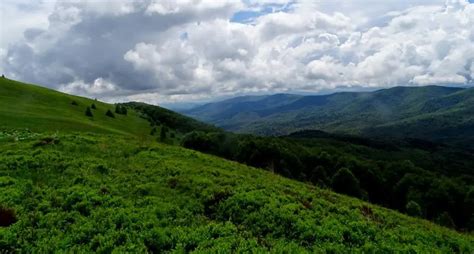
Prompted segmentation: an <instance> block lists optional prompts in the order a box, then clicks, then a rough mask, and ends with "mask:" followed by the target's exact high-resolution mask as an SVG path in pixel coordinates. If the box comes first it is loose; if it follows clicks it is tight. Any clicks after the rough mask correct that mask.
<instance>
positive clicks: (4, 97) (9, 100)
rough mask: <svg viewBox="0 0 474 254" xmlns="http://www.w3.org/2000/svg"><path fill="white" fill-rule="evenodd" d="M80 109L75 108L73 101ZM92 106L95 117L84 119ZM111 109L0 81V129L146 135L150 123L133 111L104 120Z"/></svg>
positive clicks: (104, 104) (109, 106) (74, 97)
mask: <svg viewBox="0 0 474 254" xmlns="http://www.w3.org/2000/svg"><path fill="white" fill-rule="evenodd" d="M73 100H74V101H76V102H77V103H78V104H79V105H78V106H74V105H72V104H71V102H72V101H73ZM92 103H94V104H95V105H96V106H97V109H96V110H92V112H93V114H94V117H93V118H89V117H87V116H85V110H86V107H87V106H90V105H91V104H92ZM107 109H110V110H111V111H112V112H114V105H111V104H106V103H102V102H99V101H94V100H91V99H87V98H83V97H78V96H73V95H68V94H64V93H60V92H57V91H53V90H50V89H46V88H43V87H39V86H34V85H29V84H24V83H21V82H17V81H13V80H9V79H5V78H0V119H1V121H0V129H2V128H3V129H5V128H29V129H30V130H32V131H50V132H55V131H60V132H68V131H87V132H89V131H90V132H100V133H116V134H125V135H133V136H140V135H144V134H148V133H149V131H150V127H149V123H148V122H147V121H146V120H144V119H142V118H140V117H139V116H138V114H137V113H136V112H134V111H132V110H130V112H129V113H128V115H127V116H123V115H119V114H115V118H110V117H107V116H105V112H106V111H107Z"/></svg>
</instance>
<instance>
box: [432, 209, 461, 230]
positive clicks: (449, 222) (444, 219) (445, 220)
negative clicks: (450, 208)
mask: <svg viewBox="0 0 474 254" xmlns="http://www.w3.org/2000/svg"><path fill="white" fill-rule="evenodd" d="M435 221H436V223H438V224H439V225H441V226H445V227H448V228H455V227H456V225H455V224H454V221H453V219H452V218H451V216H449V213H448V212H443V213H441V214H440V215H439V216H438V217H437V218H436V220H435Z"/></svg>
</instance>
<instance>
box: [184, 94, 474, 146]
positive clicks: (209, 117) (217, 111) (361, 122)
mask: <svg viewBox="0 0 474 254" xmlns="http://www.w3.org/2000/svg"><path fill="white" fill-rule="evenodd" d="M182 113H184V114H186V115H188V116H191V117H194V118H196V119H199V120H202V121H205V122H208V123H212V124H215V125H217V126H219V127H222V128H224V129H226V130H229V131H236V132H240V133H253V134H258V135H288V134H291V133H292V132H296V131H301V130H322V131H326V132H330V133H340V134H351V135H361V136H367V137H376V138H405V137H409V138H420V139H426V140H430V141H434V142H443V143H451V144H457V145H464V146H465V145H467V146H469V147H471V148H472V147H473V146H472V143H473V142H472V141H473V140H474V89H473V88H455V87H443V86H425V87H394V88H389V89H382V90H377V91H373V92H339V93H334V94H329V95H306V96H305V95H292V94H275V95H268V96H244V97H236V98H232V99H228V100H224V101H220V102H215V103H208V104H205V105H202V106H198V107H195V108H192V109H189V110H184V111H182Z"/></svg>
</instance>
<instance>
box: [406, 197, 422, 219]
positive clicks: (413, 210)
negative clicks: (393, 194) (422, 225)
mask: <svg viewBox="0 0 474 254" xmlns="http://www.w3.org/2000/svg"><path fill="white" fill-rule="evenodd" d="M405 209H406V213H407V214H408V215H410V216H413V217H422V212H421V207H420V205H419V204H418V203H416V202H415V201H413V200H412V201H409V202H408V203H407V205H406V207H405Z"/></svg>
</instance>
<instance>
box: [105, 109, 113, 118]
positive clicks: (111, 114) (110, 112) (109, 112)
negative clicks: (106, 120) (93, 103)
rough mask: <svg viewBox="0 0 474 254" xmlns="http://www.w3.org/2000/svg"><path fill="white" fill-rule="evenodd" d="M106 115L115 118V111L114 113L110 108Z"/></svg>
mask: <svg viewBox="0 0 474 254" xmlns="http://www.w3.org/2000/svg"><path fill="white" fill-rule="evenodd" d="M105 115H106V116H108V117H112V118H115V115H114V113H112V111H110V109H108V110H107V112H105Z"/></svg>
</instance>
